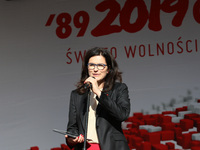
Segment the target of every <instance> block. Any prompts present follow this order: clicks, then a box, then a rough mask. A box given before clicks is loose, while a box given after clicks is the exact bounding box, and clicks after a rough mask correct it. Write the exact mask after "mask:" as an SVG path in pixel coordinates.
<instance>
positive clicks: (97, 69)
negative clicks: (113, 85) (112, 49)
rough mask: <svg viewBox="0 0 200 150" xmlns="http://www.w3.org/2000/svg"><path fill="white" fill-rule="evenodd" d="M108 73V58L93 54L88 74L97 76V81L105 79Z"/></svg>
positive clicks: (89, 62)
mask: <svg viewBox="0 0 200 150" xmlns="http://www.w3.org/2000/svg"><path fill="white" fill-rule="evenodd" d="M107 73H108V66H107V63H106V59H105V58H104V57H103V56H101V55H98V56H93V57H91V58H90V59H89V61H88V74H89V76H90V77H95V79H97V81H103V80H104V78H105V77H106V75H107Z"/></svg>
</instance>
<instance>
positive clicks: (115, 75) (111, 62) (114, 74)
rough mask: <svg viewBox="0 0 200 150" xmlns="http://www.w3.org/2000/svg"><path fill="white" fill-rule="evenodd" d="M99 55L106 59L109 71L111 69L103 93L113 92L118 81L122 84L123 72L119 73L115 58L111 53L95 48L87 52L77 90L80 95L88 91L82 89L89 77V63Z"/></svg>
mask: <svg viewBox="0 0 200 150" xmlns="http://www.w3.org/2000/svg"><path fill="white" fill-rule="evenodd" d="M99 55H101V56H103V57H104V58H105V60H106V63H107V66H108V69H109V72H108V74H107V75H106V77H105V84H104V88H103V91H105V92H107V91H109V90H111V89H112V87H113V85H114V83H115V82H116V80H118V81H119V82H122V76H121V74H122V72H120V71H119V68H118V64H117V62H116V61H115V59H114V58H113V56H112V55H111V54H110V52H109V51H108V50H106V49H105V48H101V47H95V48H92V49H89V50H88V51H87V52H86V54H85V57H84V60H83V63H82V72H81V78H80V81H79V82H78V83H77V90H78V92H79V93H80V94H83V93H85V92H86V89H84V88H82V87H83V85H84V81H85V80H86V79H87V78H88V77H89V74H88V68H87V64H88V61H89V59H90V58H91V57H93V56H99Z"/></svg>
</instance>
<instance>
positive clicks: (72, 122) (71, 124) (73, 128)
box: [67, 91, 78, 135]
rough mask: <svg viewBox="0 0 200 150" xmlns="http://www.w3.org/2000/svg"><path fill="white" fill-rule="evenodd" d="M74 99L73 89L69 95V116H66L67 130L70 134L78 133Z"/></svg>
mask: <svg viewBox="0 0 200 150" xmlns="http://www.w3.org/2000/svg"><path fill="white" fill-rule="evenodd" d="M75 101H76V94H75V91H72V92H71V96H70V104H69V117H68V118H69V121H68V125H67V131H68V132H70V133H72V134H76V135H78V126H77V122H76V106H75Z"/></svg>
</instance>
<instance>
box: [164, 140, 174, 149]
mask: <svg viewBox="0 0 200 150" xmlns="http://www.w3.org/2000/svg"><path fill="white" fill-rule="evenodd" d="M166 145H167V147H168V149H169V150H171V149H175V144H174V143H172V142H167V143H166Z"/></svg>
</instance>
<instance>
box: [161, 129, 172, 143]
mask: <svg viewBox="0 0 200 150" xmlns="http://www.w3.org/2000/svg"><path fill="white" fill-rule="evenodd" d="M168 140H174V131H161V141H168Z"/></svg>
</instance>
